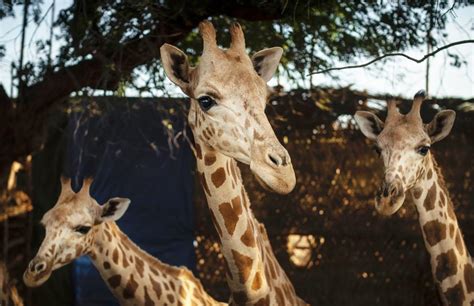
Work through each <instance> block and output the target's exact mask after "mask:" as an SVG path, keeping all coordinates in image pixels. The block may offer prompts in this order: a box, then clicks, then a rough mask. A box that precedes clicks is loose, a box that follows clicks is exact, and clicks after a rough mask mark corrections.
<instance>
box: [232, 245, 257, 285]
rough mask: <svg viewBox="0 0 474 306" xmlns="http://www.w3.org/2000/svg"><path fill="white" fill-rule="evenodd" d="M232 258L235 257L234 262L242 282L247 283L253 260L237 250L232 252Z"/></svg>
mask: <svg viewBox="0 0 474 306" xmlns="http://www.w3.org/2000/svg"><path fill="white" fill-rule="evenodd" d="M232 256H233V257H234V262H235V264H236V266H237V267H238V270H239V277H240V282H241V283H246V282H247V280H248V278H249V275H250V270H251V268H252V263H253V259H252V258H250V257H248V256H246V255H244V254H241V253H239V252H238V251H236V250H232Z"/></svg>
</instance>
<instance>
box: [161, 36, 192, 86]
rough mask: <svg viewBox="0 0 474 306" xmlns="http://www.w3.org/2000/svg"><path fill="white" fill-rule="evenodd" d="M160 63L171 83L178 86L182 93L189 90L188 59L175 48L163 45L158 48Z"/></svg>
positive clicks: (189, 69)
mask: <svg viewBox="0 0 474 306" xmlns="http://www.w3.org/2000/svg"><path fill="white" fill-rule="evenodd" d="M160 54H161V62H162V63H163V68H164V69H165V73H166V75H167V76H168V78H169V79H170V81H171V82H173V83H175V84H176V85H178V86H179V87H180V88H181V90H182V91H183V92H184V93H187V92H188V91H189V89H190V87H189V86H190V81H189V79H190V78H189V77H190V71H191V68H190V66H189V62H188V57H187V56H186V54H185V53H184V52H183V51H181V50H180V49H178V48H176V47H175V46H172V45H169V44H163V45H162V46H161V48H160Z"/></svg>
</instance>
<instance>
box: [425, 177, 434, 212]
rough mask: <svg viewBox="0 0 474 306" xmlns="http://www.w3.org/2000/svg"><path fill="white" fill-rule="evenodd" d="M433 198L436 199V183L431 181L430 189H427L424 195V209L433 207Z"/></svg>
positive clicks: (427, 209) (428, 209)
mask: <svg viewBox="0 0 474 306" xmlns="http://www.w3.org/2000/svg"><path fill="white" fill-rule="evenodd" d="M435 200H436V183H433V185H432V186H431V188H430V190H428V194H427V195H426V198H425V202H424V203H423V206H424V207H425V209H426V211H430V210H432V209H434V207H435Z"/></svg>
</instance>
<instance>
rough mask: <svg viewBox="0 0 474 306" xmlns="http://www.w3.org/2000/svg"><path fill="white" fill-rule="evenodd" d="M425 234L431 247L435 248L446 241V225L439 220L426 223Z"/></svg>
mask: <svg viewBox="0 0 474 306" xmlns="http://www.w3.org/2000/svg"><path fill="white" fill-rule="evenodd" d="M423 232H424V233H425V237H426V241H427V242H428V244H429V245H430V246H434V245H435V244H437V243H439V242H440V241H441V240H444V239H446V225H445V224H443V223H441V222H439V221H438V220H432V221H429V222H426V224H425V225H423Z"/></svg>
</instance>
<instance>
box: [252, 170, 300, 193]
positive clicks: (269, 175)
mask: <svg viewBox="0 0 474 306" xmlns="http://www.w3.org/2000/svg"><path fill="white" fill-rule="evenodd" d="M250 170H251V171H252V173H253V174H254V176H255V178H256V179H257V181H258V182H259V184H260V185H261V186H262V187H263V188H264V189H266V190H268V191H271V192H276V193H279V194H288V193H290V192H291V191H292V190H293V188H294V187H295V184H296V177H295V172H294V170H293V167H292V166H291V164H290V165H289V166H287V167H285V168H284V169H280V171H275V170H274V169H268V167H265V166H264V165H263V166H261V165H259V164H257V163H252V162H251V163H250Z"/></svg>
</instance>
